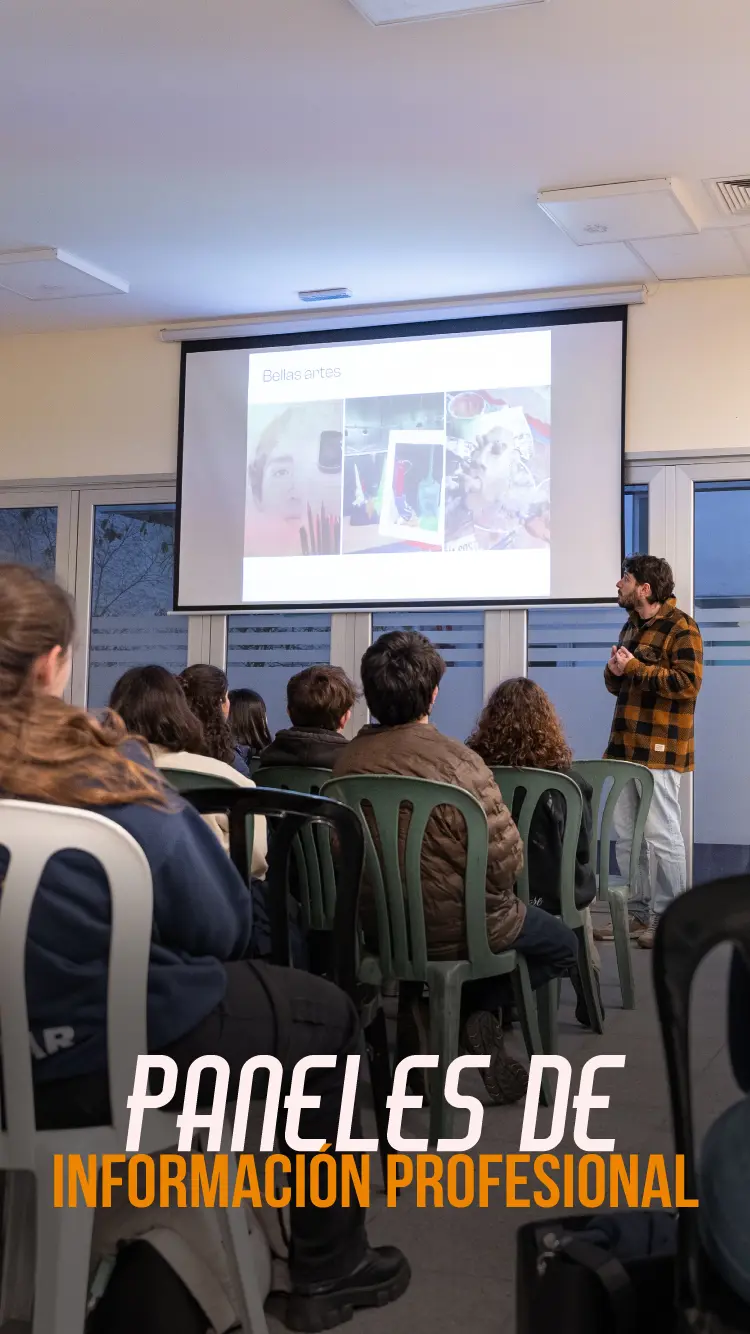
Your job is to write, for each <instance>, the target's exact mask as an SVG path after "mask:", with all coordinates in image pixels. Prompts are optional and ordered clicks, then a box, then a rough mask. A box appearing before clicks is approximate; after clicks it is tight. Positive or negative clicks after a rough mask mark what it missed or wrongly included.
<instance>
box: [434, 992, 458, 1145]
mask: <svg viewBox="0 0 750 1334" xmlns="http://www.w3.org/2000/svg"><path fill="white" fill-rule="evenodd" d="M460 1027H461V986H460V983H458V982H456V980H455V979H454V978H452V977H450V976H447V975H446V974H445V973H444V972H439V973H435V975H434V976H433V977H431V978H430V1050H431V1051H433V1052H437V1053H438V1057H439V1061H438V1066H437V1069H436V1070H433V1071H432V1072H431V1078H430V1136H429V1144H430V1147H431V1148H434V1147H435V1145H436V1144H437V1142H438V1140H440V1139H450V1138H451V1137H452V1135H453V1119H454V1117H453V1112H454V1109H453V1108H452V1107H451V1106H449V1104H448V1103H447V1102H446V1101H445V1077H446V1074H447V1072H448V1066H449V1065H450V1063H451V1061H455V1059H456V1057H457V1056H458V1038H459V1030H460Z"/></svg>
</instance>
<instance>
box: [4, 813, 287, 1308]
mask: <svg viewBox="0 0 750 1334" xmlns="http://www.w3.org/2000/svg"><path fill="white" fill-rule="evenodd" d="M0 847H6V848H7V849H8V850H9V852H10V863H9V866H8V871H7V874H6V876H5V880H4V882H3V884H2V891H1V892H0V1034H1V1036H2V1063H3V1092H4V1097H3V1106H4V1114H5V1129H4V1130H0V1170H2V1171H5V1172H21V1171H27V1172H32V1173H33V1174H34V1177H35V1179H36V1219H37V1224H36V1260H35V1283H34V1319H33V1334H83V1330H84V1325H85V1320H86V1306H87V1298H88V1284H89V1270H90V1265H91V1241H92V1233H93V1226H94V1215H95V1211H94V1210H93V1209H89V1208H87V1207H86V1206H84V1205H81V1204H79V1205H78V1207H77V1208H75V1209H69V1208H61V1209H56V1208H54V1206H53V1157H54V1155H55V1154H56V1153H60V1154H71V1153H81V1154H89V1153H96V1154H97V1155H100V1154H105V1153H125V1152H126V1149H125V1142H126V1138H127V1126H128V1108H127V1099H128V1096H129V1095H130V1093H131V1092H132V1088H133V1079H134V1075H135V1067H136V1060H137V1057H138V1056H139V1055H144V1054H146V1053H147V1052H148V1045H147V1041H146V1012H147V984H148V965H149V954H150V947H151V933H152V916H153V887H152V883H151V871H150V868H149V865H148V861H147V859H146V856H145V854H144V852H143V850H142V848H141V847H140V846H139V844H138V843H136V841H135V839H134V838H132V837H131V836H130V834H128V833H127V832H126V831H125V830H124V829H122V828H121V827H120V826H119V825H116V824H114V823H113V821H111V820H107V819H105V818H104V817H103V816H101V815H95V814H93V813H91V812H89V811H81V810H73V809H70V808H67V807H59V806H45V805H42V804H39V803H35V802H23V801H0ZM68 849H76V850H79V851H81V852H85V853H88V854H90V855H91V856H92V857H94V858H95V859H96V860H97V861H98V862H99V863H100V864H101V866H102V868H103V870H104V872H105V874H106V877H107V880H108V881H109V887H110V895H111V905H112V908H111V913H112V927H111V939H110V956H109V976H108V984H107V1051H108V1066H109V1090H110V1106H111V1115H112V1124H111V1125H108V1126H94V1127H86V1128H85V1129H80V1130H37V1128H36V1117H35V1110H34V1091H33V1082H32V1069H31V1061H32V1057H31V1048H30V1042H29V1021H28V1009H27V1004H26V978H25V969H26V937H27V932H28V925H29V917H30V914H31V908H32V904H33V901H34V896H35V894H36V890H37V886H38V884H39V880H40V878H41V875H42V872H43V870H44V868H45V866H46V864H47V862H48V861H49V859H50V857H52V856H54V854H55V853H58V852H62V851H65V850H68ZM176 1115H177V1113H176V1112H175V1113H166V1112H155V1111H151V1112H146V1114H145V1115H144V1119H143V1133H142V1136H141V1145H140V1152H141V1153H159V1152H163V1151H166V1150H169V1149H171V1148H173V1147H174V1146H175V1145H176V1144H177V1141H178V1138H179V1131H178V1128H177V1125H176ZM229 1138H230V1137H229V1128H228V1126H227V1127H225V1135H224V1143H223V1144H222V1148H223V1149H224V1150H226V1149H228V1147H229ZM235 1171H236V1163H235V1159H234V1156H233V1155H230V1198H231V1193H232V1185H231V1178H232V1177H233V1174H234V1172H235ZM12 1198H13V1196H12V1194H11V1199H12ZM218 1213H219V1222H220V1225H221V1232H222V1240H223V1243H224V1247H225V1250H226V1253H227V1259H228V1262H229V1268H230V1273H231V1276H232V1283H233V1288H234V1295H235V1307H236V1310H237V1314H238V1315H239V1317H240V1320H241V1327H242V1329H243V1331H244V1334H267V1325H266V1319H265V1314H264V1311H263V1302H262V1297H261V1293H260V1289H259V1284H258V1278H257V1274H256V1271H255V1267H254V1263H253V1251H252V1246H251V1242H250V1236H249V1233H248V1230H247V1216H246V1213H245V1211H244V1210H243V1209H232V1208H229V1209H220V1210H219V1211H218ZM20 1221H21V1220H20V1219H16V1218H14V1217H13V1216H11V1217H10V1219H9V1220H8V1229H7V1233H6V1236H7V1238H8V1240H10V1239H11V1237H12V1233H13V1229H14V1224H15V1223H19V1224H20Z"/></svg>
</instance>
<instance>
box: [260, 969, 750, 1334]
mask: <svg viewBox="0 0 750 1334" xmlns="http://www.w3.org/2000/svg"><path fill="white" fill-rule="evenodd" d="M600 949H601V953H602V980H603V987H602V992H603V999H604V1005H605V1010H606V1022H605V1032H604V1035H603V1036H602V1037H597V1036H595V1035H593V1034H592V1033H590V1032H586V1031H585V1030H582V1029H581V1028H579V1026H578V1025H577V1024H576V1022H575V1019H574V1017H573V1004H572V1002H573V995H572V991H570V990H569V987H568V984H566V985H565V987H564V989H563V997H562V1008H561V1016H560V1018H561V1022H560V1051H561V1054H562V1055H564V1056H567V1057H568V1058H569V1059H570V1061H571V1062H572V1064H573V1067H574V1078H573V1087H574V1088H575V1087H576V1086H577V1080H576V1072H577V1070H578V1069H579V1068H580V1066H581V1065H582V1064H583V1062H584V1061H586V1060H587V1059H588V1058H589V1057H590V1056H593V1055H596V1054H597V1053H601V1052H607V1053H617V1054H620V1053H623V1052H624V1053H625V1056H626V1065H625V1069H624V1070H623V1071H619V1070H616V1071H612V1072H611V1074H610V1073H609V1072H607V1073H606V1074H605V1075H604V1076H603V1077H602V1084H603V1089H604V1091H605V1092H610V1094H611V1103H610V1111H611V1115H610V1111H608V1112H607V1118H608V1119H607V1122H606V1127H605V1124H604V1122H603V1121H602V1122H600V1123H599V1125H598V1126H597V1122H596V1117H597V1115H599V1116H601V1115H602V1113H596V1112H595V1113H593V1114H592V1118H591V1123H590V1133H591V1134H592V1135H594V1136H596V1135H604V1134H607V1135H612V1134H614V1136H615V1139H616V1145H615V1151H616V1152H617V1153H625V1154H627V1153H641V1154H649V1153H664V1154H667V1155H670V1154H672V1153H673V1147H672V1140H671V1130H670V1117H669V1108H668V1102H667V1086H666V1079H665V1075H664V1068H663V1059H662V1050H661V1040H660V1037H659V1032H658V1028H657V1022H656V1013H655V1006H654V1001H653V995H652V990H651V959H652V955H651V953H650V952H648V951H645V950H638V949H635V948H634V951H633V953H634V960H633V962H634V968H635V973H636V986H637V1006H636V1009H635V1010H630V1011H625V1010H622V1009H620V1008H619V1005H620V994H619V988H618V985H617V972H616V966H615V959H614V950H613V947H612V946H611V945H603V946H601V947H600ZM726 971H727V955H726V953H719V952H717V953H716V955H714V956H713V957H711V958H710V959H709V960H708V961H707V962H706V964H705V965H704V967H703V969H702V970H701V972H700V973H699V975H698V978H697V979H696V987H695V993H694V1001H693V1025H692V1027H693V1048H692V1062H693V1089H694V1108H695V1121H696V1131H697V1134H698V1135H699V1136H701V1135H702V1134H703V1133H704V1131H705V1130H706V1128H707V1127H708V1126H709V1125H710V1124H711V1122H712V1121H713V1120H714V1119H715V1118H716V1117H717V1116H718V1114H719V1113H720V1112H721V1111H722V1110H723V1109H724V1108H725V1107H727V1106H729V1105H730V1104H731V1103H732V1102H735V1101H736V1100H737V1097H738V1096H739V1094H738V1091H737V1088H736V1085H735V1084H734V1082H733V1079H732V1075H731V1071H730V1068H729V1064H728V1059H727V1052H726V1046H725V988H726ZM516 1040H517V1039H516V1038H515V1035H514V1041H516ZM479 1087H481V1086H478V1087H477V1090H476V1091H477V1092H478V1091H479ZM472 1091H473V1090H472ZM549 1115H550V1114H549V1112H545V1111H544V1109H542V1111H541V1112H540V1115H539V1132H538V1133H539V1134H542V1133H546V1132H545V1131H544V1129H543V1127H544V1125H545V1119H546V1122H547V1124H548V1123H549ZM407 1116H408V1117H409V1118H410V1119H409V1121H408V1122H407V1120H406V1119H405V1121H404V1125H405V1128H406V1133H408V1134H415V1135H417V1134H419V1133H420V1132H421V1133H423V1134H424V1133H425V1127H426V1114H425V1113H424V1112H421V1111H420V1112H409V1113H407ZM522 1118H523V1104H521V1105H518V1106H514V1107H491V1108H488V1109H487V1111H486V1113H485V1118H484V1126H483V1133H482V1139H481V1141H480V1144H479V1145H478V1146H477V1148H478V1149H480V1150H481V1151H482V1152H483V1153H517V1152H518V1149H519V1141H520V1134H521V1122H522ZM461 1133H462V1131H461V1130H460V1129H459V1128H458V1127H457V1129H456V1134H461ZM565 1149H567V1150H568V1151H569V1152H570V1151H572V1150H573V1149H574V1145H573V1143H572V1136H569V1137H568V1138H567V1139H566V1141H564V1143H563V1144H562V1145H561V1146H560V1149H558V1150H557V1152H558V1153H562V1152H563V1151H564V1150H565ZM498 1194H499V1192H498ZM535 1213H536V1211H535V1210H534V1209H533V1207H532V1209H523V1210H520V1209H511V1210H505V1209H504V1208H503V1207H502V1206H501V1205H495V1207H494V1208H493V1207H492V1205H490V1207H488V1208H485V1209H480V1208H478V1207H471V1208H466V1209H456V1208H450V1207H445V1208H442V1209H435V1208H420V1209H417V1207H416V1203H415V1191H414V1189H408V1190H405V1191H404V1192H403V1193H402V1195H401V1197H400V1199H399V1202H398V1205H397V1206H396V1207H395V1208H392V1209H389V1208H387V1207H386V1205H385V1198H384V1196H383V1195H382V1194H381V1195H379V1196H378V1197H377V1198H376V1200H375V1202H374V1205H373V1208H372V1210H371V1222H370V1236H371V1239H372V1241H373V1242H374V1243H375V1244H378V1243H390V1244H392V1245H396V1246H400V1247H401V1248H402V1249H403V1250H404V1251H405V1253H406V1254H407V1256H408V1258H409V1261H410V1263H411V1266H412V1271H413V1277H412V1282H411V1286H410V1287H409V1289H408V1291H407V1292H406V1293H405V1295H404V1296H403V1297H402V1298H401V1299H400V1300H399V1301H398V1302H396V1303H394V1304H393V1305H392V1306H389V1307H388V1309H387V1311H385V1310H383V1311H371V1312H365V1313H361V1314H359V1315H357V1316H356V1317H355V1319H354V1321H353V1322H352V1323H351V1324H349V1325H347V1326H346V1328H347V1329H348V1330H350V1331H351V1334H360V1332H361V1334H378V1331H386V1330H387V1332H388V1334H422V1332H423V1331H424V1332H425V1334H426V1331H428V1330H432V1329H438V1328H439V1329H440V1331H441V1334H450V1331H452V1330H456V1331H459V1330H464V1329H467V1328H468V1329H470V1330H471V1331H472V1334H510V1331H512V1330H513V1327H514V1294H513V1287H514V1266H515V1234H516V1228H517V1227H518V1225H519V1223H525V1222H527V1221H529V1219H530V1218H533V1217H534V1215H535ZM539 1216H542V1214H541V1211H539ZM545 1216H546V1217H549V1213H546V1215H545ZM271 1328H272V1329H273V1330H274V1334H275V1331H276V1330H279V1329H281V1326H280V1325H278V1324H276V1322H275V1321H272V1322H271Z"/></svg>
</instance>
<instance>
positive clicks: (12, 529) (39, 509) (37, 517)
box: [0, 505, 57, 573]
mask: <svg viewBox="0 0 750 1334" xmlns="http://www.w3.org/2000/svg"><path fill="white" fill-rule="evenodd" d="M56 550H57V507H56V506H55V505H24V506H19V507H18V508H12V509H0V561H10V562H13V563H14V564H16V565H33V566H35V567H36V568H37V569H40V570H47V571H49V572H50V573H51V572H52V571H54V568H55V555H56Z"/></svg>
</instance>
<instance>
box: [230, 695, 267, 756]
mask: <svg viewBox="0 0 750 1334" xmlns="http://www.w3.org/2000/svg"><path fill="white" fill-rule="evenodd" d="M229 729H230V731H231V733H232V740H233V742H234V744H235V746H247V747H248V749H249V752H250V754H251V755H260V752H261V751H262V750H265V748H266V746H270V744H271V742H272V741H273V737H272V736H271V729H270V727H269V726H268V713H267V711H266V705H265V700H264V699H263V697H262V695H259V694H258V692H257V690H230V692H229Z"/></svg>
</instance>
